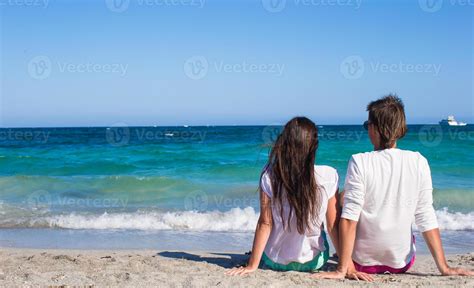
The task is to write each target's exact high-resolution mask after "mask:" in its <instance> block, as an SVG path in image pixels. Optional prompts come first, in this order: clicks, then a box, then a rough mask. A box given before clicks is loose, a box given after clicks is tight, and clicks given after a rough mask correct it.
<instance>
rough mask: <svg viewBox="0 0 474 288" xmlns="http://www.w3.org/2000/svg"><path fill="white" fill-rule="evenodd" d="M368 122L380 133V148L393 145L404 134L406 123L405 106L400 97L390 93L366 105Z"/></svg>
mask: <svg viewBox="0 0 474 288" xmlns="http://www.w3.org/2000/svg"><path fill="white" fill-rule="evenodd" d="M367 111H368V112H369V122H370V123H371V124H373V125H374V126H375V128H376V129H377V131H378V132H379V135H380V144H381V146H382V148H384V149H386V148H390V147H393V145H394V144H395V142H396V141H397V140H398V139H400V138H402V137H403V136H405V134H406V132H407V124H406V118H405V106H404V105H403V101H402V99H400V98H398V97H397V96H396V95H393V94H390V95H388V96H385V97H382V98H380V99H378V100H375V101H372V102H370V103H369V105H367Z"/></svg>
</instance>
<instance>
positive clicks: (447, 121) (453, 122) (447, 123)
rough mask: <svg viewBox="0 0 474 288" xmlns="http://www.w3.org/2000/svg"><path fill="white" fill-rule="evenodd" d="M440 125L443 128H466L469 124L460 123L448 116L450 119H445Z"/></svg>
mask: <svg viewBox="0 0 474 288" xmlns="http://www.w3.org/2000/svg"><path fill="white" fill-rule="evenodd" d="M439 125H442V126H466V125H467V123H464V122H458V121H456V119H455V118H454V116H448V119H443V120H441V121H439Z"/></svg>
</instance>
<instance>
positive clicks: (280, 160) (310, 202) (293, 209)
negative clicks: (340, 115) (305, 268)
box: [260, 117, 321, 234]
mask: <svg viewBox="0 0 474 288" xmlns="http://www.w3.org/2000/svg"><path fill="white" fill-rule="evenodd" d="M318 144H319V140H318V128H317V127H316V125H315V124H314V123H313V122H312V121H311V120H309V119H308V118H306V117H296V118H293V119H292V120H290V121H289V122H288V123H287V124H286V125H285V127H284V129H283V131H282V133H281V134H280V135H279V136H278V139H277V140H276V142H275V144H274V146H273V148H272V150H271V152H270V157H269V160H268V164H267V168H266V169H265V170H266V171H268V172H269V173H270V175H271V177H270V178H271V186H272V191H273V199H272V202H273V203H274V204H276V205H277V207H278V208H279V209H280V217H281V219H282V222H283V226H284V227H285V221H284V218H283V201H285V200H286V201H288V204H289V209H290V211H289V215H288V219H287V222H288V223H287V226H288V227H289V229H290V230H291V228H290V219H291V217H292V215H293V214H294V215H295V216H296V225H297V229H298V232H299V233H300V234H304V233H305V231H308V229H309V230H310V229H311V226H312V224H316V219H317V215H318V213H319V209H320V206H321V199H320V194H319V193H318V185H317V183H316V179H315V175H314V163H315V158H316V150H317V149H318ZM263 173H265V171H264V172H263ZM263 173H262V176H263ZM260 189H262V188H261V187H260Z"/></svg>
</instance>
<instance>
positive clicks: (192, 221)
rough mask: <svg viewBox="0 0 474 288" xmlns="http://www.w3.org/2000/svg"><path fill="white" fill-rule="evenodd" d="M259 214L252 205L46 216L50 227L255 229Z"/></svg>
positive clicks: (194, 229) (200, 229) (195, 229)
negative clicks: (229, 208) (210, 208)
mask: <svg viewBox="0 0 474 288" xmlns="http://www.w3.org/2000/svg"><path fill="white" fill-rule="evenodd" d="M257 219H258V213H256V212H255V210H254V209H253V208H251V207H247V208H245V209H239V208H234V209H232V210H229V211H227V212H218V211H212V212H196V211H184V212H166V213H158V212H146V213H145V212H136V213H114V214H107V213H104V214H102V215H78V214H69V215H58V216H51V217H48V218H46V219H45V220H46V223H47V226H50V227H58V228H69V229H136V230H189V231H252V230H254V229H255V225H256V223H257Z"/></svg>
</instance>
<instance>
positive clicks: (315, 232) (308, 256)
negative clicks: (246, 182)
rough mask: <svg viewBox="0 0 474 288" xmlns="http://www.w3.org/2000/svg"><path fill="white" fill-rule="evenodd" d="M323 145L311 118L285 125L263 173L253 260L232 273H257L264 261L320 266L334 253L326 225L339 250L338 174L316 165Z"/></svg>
mask: <svg viewBox="0 0 474 288" xmlns="http://www.w3.org/2000/svg"><path fill="white" fill-rule="evenodd" d="M318 144H319V139H318V129H317V127H316V125H315V124H314V123H313V122H312V121H311V120H309V119H308V118H305V117H296V118H294V119H292V120H290V121H289V122H288V123H287V124H286V125H285V127H284V129H283V131H282V133H281V134H280V135H279V137H278V139H277V140H276V142H275V144H274V147H273V148H272V150H271V153H270V157H269V159H268V163H267V165H266V166H265V168H264V169H263V172H262V174H261V177H260V187H259V192H260V218H259V220H258V223H257V228H256V231H255V238H254V243H253V249H252V254H251V257H250V260H249V263H248V265H247V266H246V267H240V268H235V269H232V270H230V271H228V272H227V274H230V275H244V274H247V273H250V272H253V271H255V270H257V269H258V267H259V265H260V262H263V263H262V264H263V265H265V266H266V267H268V268H270V269H273V270H278V271H290V270H295V271H308V272H310V271H311V272H312V271H317V270H319V269H320V268H321V267H322V266H323V265H324V264H325V263H326V262H327V260H328V258H329V246H328V242H327V240H326V234H325V231H324V228H326V229H327V230H328V232H329V234H330V236H331V239H332V241H333V243H334V246H335V247H336V249H337V247H338V234H337V222H338V201H337V192H338V174H337V171H336V170H335V169H334V168H332V167H329V166H320V165H315V159H316V151H317V149H318ZM324 222H326V224H324ZM325 226H326V227H325Z"/></svg>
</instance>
